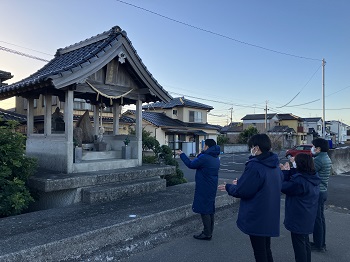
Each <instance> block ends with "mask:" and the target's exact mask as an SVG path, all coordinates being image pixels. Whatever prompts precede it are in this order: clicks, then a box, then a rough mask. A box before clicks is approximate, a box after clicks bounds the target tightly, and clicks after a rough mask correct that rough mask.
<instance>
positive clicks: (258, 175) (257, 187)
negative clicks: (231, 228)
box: [218, 134, 283, 262]
mask: <svg viewBox="0 0 350 262" xmlns="http://www.w3.org/2000/svg"><path fill="white" fill-rule="evenodd" d="M248 146H249V148H250V150H251V156H250V157H249V160H248V161H247V163H246V166H245V169H244V172H243V174H242V176H241V177H240V178H239V179H238V180H234V181H233V184H222V185H219V187H218V188H219V190H221V191H225V190H226V191H227V193H228V194H229V195H231V196H233V197H237V198H240V199H241V200H240V207H239V213H238V219H237V226H238V228H239V229H240V230H241V231H242V232H243V233H245V234H247V235H249V238H250V242H251V244H252V247H253V250H254V257H255V261H257V262H272V261H273V257H272V252H271V248H270V245H271V237H278V236H279V234H280V201H281V186H282V181H283V174H282V171H281V169H280V167H279V159H278V156H277V155H276V154H275V153H272V152H271V151H270V150H271V140H270V138H269V137H268V136H267V135H266V134H257V135H254V136H252V137H251V138H250V139H249V141H248Z"/></svg>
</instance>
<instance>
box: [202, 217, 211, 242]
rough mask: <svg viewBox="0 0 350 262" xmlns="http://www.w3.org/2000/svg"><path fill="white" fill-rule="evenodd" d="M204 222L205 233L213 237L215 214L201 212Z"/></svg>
mask: <svg viewBox="0 0 350 262" xmlns="http://www.w3.org/2000/svg"><path fill="white" fill-rule="evenodd" d="M201 217H202V222H203V234H204V235H206V236H207V237H211V235H212V234H213V230H214V214H210V215H203V214H201Z"/></svg>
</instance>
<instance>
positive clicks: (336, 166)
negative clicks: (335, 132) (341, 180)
mask: <svg viewBox="0 0 350 262" xmlns="http://www.w3.org/2000/svg"><path fill="white" fill-rule="evenodd" d="M328 155H329V157H330V158H331V160H332V173H333V175H338V174H341V173H347V172H350V147H348V146H347V147H339V148H336V149H331V150H329V151H328Z"/></svg>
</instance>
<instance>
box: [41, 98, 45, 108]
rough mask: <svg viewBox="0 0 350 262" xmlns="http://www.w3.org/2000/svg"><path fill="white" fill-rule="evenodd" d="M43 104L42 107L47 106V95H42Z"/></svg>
mask: <svg viewBox="0 0 350 262" xmlns="http://www.w3.org/2000/svg"><path fill="white" fill-rule="evenodd" d="M41 105H42V107H45V106H46V101H45V96H44V95H42V96H41Z"/></svg>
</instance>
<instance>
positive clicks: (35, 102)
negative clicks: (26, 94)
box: [34, 99, 38, 108]
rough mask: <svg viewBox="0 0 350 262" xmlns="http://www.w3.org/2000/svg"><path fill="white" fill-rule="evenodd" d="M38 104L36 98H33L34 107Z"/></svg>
mask: <svg viewBox="0 0 350 262" xmlns="http://www.w3.org/2000/svg"><path fill="white" fill-rule="evenodd" d="M37 106H38V99H34V108H37Z"/></svg>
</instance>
